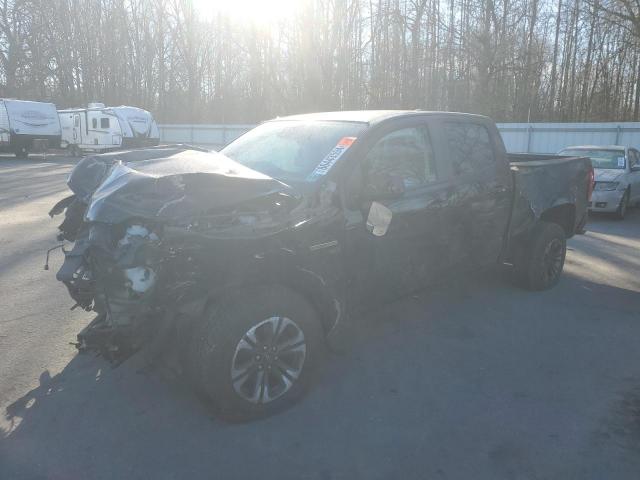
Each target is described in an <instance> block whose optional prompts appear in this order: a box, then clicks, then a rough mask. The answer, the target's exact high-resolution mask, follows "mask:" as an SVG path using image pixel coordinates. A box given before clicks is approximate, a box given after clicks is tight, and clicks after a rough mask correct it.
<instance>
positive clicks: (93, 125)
mask: <svg viewBox="0 0 640 480" xmlns="http://www.w3.org/2000/svg"><path fill="white" fill-rule="evenodd" d="M91 128H93V129H96V128H98V119H97V118H92V119H91Z"/></svg>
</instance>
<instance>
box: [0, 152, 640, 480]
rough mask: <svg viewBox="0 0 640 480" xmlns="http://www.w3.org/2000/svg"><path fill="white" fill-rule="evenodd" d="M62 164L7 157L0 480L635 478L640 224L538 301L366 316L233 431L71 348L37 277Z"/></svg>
mask: <svg viewBox="0 0 640 480" xmlns="http://www.w3.org/2000/svg"><path fill="white" fill-rule="evenodd" d="M73 164H74V160H73V159H67V158H64V157H55V156H54V157H48V158H46V159H41V158H40V157H35V156H31V158H29V160H26V161H16V160H15V159H12V158H9V157H0V479H2V480H5V479H114V478H118V479H121V478H122V479H124V478H135V479H138V478H139V479H146V478H153V479H173V478H176V479H178V478H180V479H182V478H193V479H199V478H221V479H235V478H241V479H248V478H261V479H307V478H308V479H321V480H326V479H360V478H362V479H386V478H407V479H412V478H420V479H474V480H480V479H491V480H495V479H518V480H522V479H562V480H568V479H580V480H586V479H594V480H595V479H598V480H599V479H605V478H606V479H637V478H640V210H638V209H636V210H631V211H630V212H629V216H628V218H627V219H626V220H624V221H622V222H620V221H616V220H613V219H611V218H608V217H595V218H593V219H592V221H591V222H590V224H589V225H588V230H589V231H588V232H587V234H586V235H583V236H578V237H576V238H574V239H572V240H570V242H569V246H570V251H569V253H568V256H567V264H566V267H565V274H564V276H563V278H562V280H561V282H560V284H559V285H558V286H557V287H556V288H554V289H552V290H550V291H546V292H537V293H532V292H527V291H524V290H521V289H518V288H516V287H514V286H512V285H511V284H510V283H509V281H508V278H507V277H508V275H507V273H505V272H501V271H498V272H494V273H491V274H489V273H483V274H477V275H473V276H470V277H468V278H465V279H462V280H460V279H459V280H456V281H451V282H448V283H445V284H442V285H438V286H436V287H432V288H429V289H427V290H425V291H424V292H421V293H420V294H418V295H415V296H412V297H409V298H405V299H402V300H400V301H397V302H395V303H393V304H390V305H388V306H387V307H385V308H384V309H380V310H378V311H376V312H375V314H372V315H370V316H369V317H368V318H363V319H360V320H359V323H358V325H359V326H358V329H357V338H356V340H355V343H354V345H353V347H352V348H351V349H350V350H349V351H348V353H343V354H333V355H331V356H330V358H329V359H328V362H327V365H326V367H325V368H324V370H323V372H322V375H321V378H320V379H319V381H318V383H317V385H316V386H315V388H314V389H313V390H312V391H311V392H310V394H309V395H308V396H307V398H306V399H304V400H303V401H302V402H301V403H299V404H298V405H296V406H295V407H294V408H292V409H290V410H288V411H286V412H284V413H282V414H280V415H277V416H274V417H271V418H268V419H265V420H261V421H256V422H252V423H247V424H241V425H233V424H226V423H224V422H221V421H220V420H218V419H216V418H215V417H214V416H213V415H212V413H211V412H210V410H209V409H208V408H207V406H206V405H204V404H203V403H202V402H201V401H200V400H199V399H198V398H197V397H196V396H195V395H194V394H193V393H192V392H191V391H190V390H189V389H188V388H186V386H185V385H184V383H183V382H182V381H181V380H180V379H179V378H173V377H170V376H168V375H166V374H165V373H158V372H146V373H141V372H139V371H136V369H135V368H133V366H132V365H130V364H129V363H125V364H123V365H122V366H120V367H118V368H115V369H113V368H111V367H110V366H109V365H108V364H107V363H106V362H105V361H104V360H103V359H101V358H97V357H94V356H92V355H78V354H76V352H75V349H74V348H73V347H72V346H71V345H69V342H72V341H74V340H75V334H76V333H77V332H78V331H79V330H80V329H81V328H82V327H83V326H84V325H85V324H86V323H88V321H89V320H90V319H91V315H90V314H89V313H86V312H83V311H79V310H74V311H70V310H69V308H70V307H71V305H72V302H71V299H70V298H69V297H68V295H67V292H66V290H65V288H64V286H63V285H61V284H60V283H58V282H56V281H55V272H56V270H57V268H58V267H59V265H60V263H61V260H62V256H61V253H60V252H55V253H53V254H52V260H51V270H49V271H44V270H43V264H44V259H45V258H44V257H45V250H46V249H47V248H49V247H51V246H54V245H55V243H56V242H55V227H56V225H57V223H58V222H57V221H56V220H57V219H56V220H51V219H50V218H49V217H48V216H47V212H48V211H49V209H50V208H51V206H52V205H53V204H54V203H55V202H56V201H57V200H59V199H61V198H63V197H64V196H65V195H66V185H65V180H66V176H67V175H68V173H69V171H70V169H71V168H72V166H73Z"/></svg>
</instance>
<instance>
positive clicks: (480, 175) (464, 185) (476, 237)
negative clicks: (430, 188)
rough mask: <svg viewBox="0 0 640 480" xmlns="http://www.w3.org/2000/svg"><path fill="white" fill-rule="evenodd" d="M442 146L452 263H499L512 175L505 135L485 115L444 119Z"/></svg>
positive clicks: (460, 264) (440, 132) (508, 211)
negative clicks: (504, 143)
mask: <svg viewBox="0 0 640 480" xmlns="http://www.w3.org/2000/svg"><path fill="white" fill-rule="evenodd" d="M438 138H439V139H440V143H439V149H440V152H441V155H442V157H443V158H446V159H447V166H448V170H447V175H448V180H449V181H450V186H451V189H450V192H451V195H450V197H449V200H450V207H451V208H450V209H449V210H448V215H449V217H448V218H447V219H446V222H447V225H446V227H445V228H446V229H447V230H448V231H451V232H454V233H453V235H454V238H452V239H451V248H452V250H451V259H450V261H451V263H452V266H459V267H461V268H462V269H466V268H467V267H478V266H484V265H489V264H492V263H495V262H496V261H497V260H498V258H499V257H500V254H501V252H502V248H503V241H504V235H505V232H506V230H507V224H508V221H509V216H510V213H511V203H512V195H513V187H512V178H511V172H510V170H509V164H508V159H507V158H506V153H505V151H504V147H503V144H502V139H501V138H500V137H499V134H498V133H497V131H496V130H495V129H494V128H490V125H487V123H485V122H484V121H483V120H482V119H478V120H475V119H473V118H470V119H466V118H460V119H456V118H455V117H452V118H451V119H443V120H442V121H441V122H439V135H438Z"/></svg>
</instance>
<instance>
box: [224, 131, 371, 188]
mask: <svg viewBox="0 0 640 480" xmlns="http://www.w3.org/2000/svg"><path fill="white" fill-rule="evenodd" d="M365 128H366V124H363V123H355V122H329V121H296V120H282V121H274V122H267V123H264V124H262V125H260V126H258V127H256V128H254V129H253V130H251V131H249V132H247V133H246V134H244V135H243V136H242V137H240V138H238V139H237V140H235V141H234V142H232V143H231V144H229V145H228V146H226V147H225V148H223V149H222V150H221V152H220V153H222V154H224V155H226V156H227V157H229V158H231V159H233V160H235V161H236V162H238V163H241V164H242V165H244V166H246V167H249V168H252V169H254V170H257V171H258V172H261V173H264V174H265V175H269V176H271V177H273V178H276V179H278V180H282V181H285V182H286V181H313V180H315V179H317V178H318V177H320V176H322V175H324V174H326V173H327V172H328V171H329V170H330V169H331V167H332V166H333V164H334V163H335V162H336V161H337V160H338V158H340V156H341V155H342V154H343V153H344V152H345V151H346V150H347V149H348V148H349V146H350V145H351V143H353V141H354V140H355V137H357V136H358V134H359V133H360V132H361V131H362V130H364V129H365Z"/></svg>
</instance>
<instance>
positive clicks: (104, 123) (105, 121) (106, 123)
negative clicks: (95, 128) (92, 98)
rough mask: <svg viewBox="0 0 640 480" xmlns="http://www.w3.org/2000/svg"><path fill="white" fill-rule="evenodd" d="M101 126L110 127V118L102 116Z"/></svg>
mask: <svg viewBox="0 0 640 480" xmlns="http://www.w3.org/2000/svg"><path fill="white" fill-rule="evenodd" d="M100 128H109V119H108V118H105V117H103V118H101V119H100Z"/></svg>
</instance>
